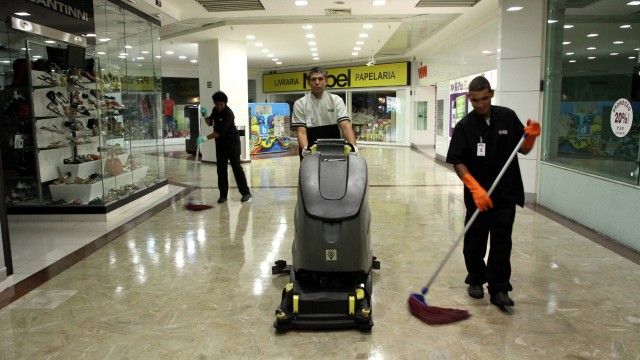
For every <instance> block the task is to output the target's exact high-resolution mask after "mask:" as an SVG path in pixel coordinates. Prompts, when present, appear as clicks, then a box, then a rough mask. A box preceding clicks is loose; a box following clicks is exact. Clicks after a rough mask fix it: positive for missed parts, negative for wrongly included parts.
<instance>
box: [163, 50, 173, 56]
mask: <svg viewBox="0 0 640 360" xmlns="http://www.w3.org/2000/svg"><path fill="white" fill-rule="evenodd" d="M165 54H167V55H173V54H174V52H173V51H171V50H169V51H165Z"/></svg>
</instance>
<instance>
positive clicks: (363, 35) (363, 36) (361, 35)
mask: <svg viewBox="0 0 640 360" xmlns="http://www.w3.org/2000/svg"><path fill="white" fill-rule="evenodd" d="M358 36H359V37H361V38H366V37H369V34H366V33H362V34H360V35H358Z"/></svg>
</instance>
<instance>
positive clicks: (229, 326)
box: [0, 146, 640, 360]
mask: <svg viewBox="0 0 640 360" xmlns="http://www.w3.org/2000/svg"><path fill="white" fill-rule="evenodd" d="M360 153H361V156H363V157H364V158H365V159H366V160H367V164H368V170H369V204H370V207H371V212H372V222H371V231H370V233H371V241H372V249H373V252H374V255H375V256H376V257H377V258H378V260H380V262H381V269H380V270H375V271H374V273H373V299H372V301H373V320H374V323H375V325H374V327H373V329H372V330H371V332H364V333H363V332H360V331H358V330H339V331H301V330H291V331H289V332H287V333H278V332H276V331H275V329H274V328H273V322H274V320H275V309H276V308H277V307H278V305H279V303H280V300H281V294H282V289H283V288H284V286H285V284H286V283H287V282H288V281H289V278H288V276H286V275H280V276H273V275H271V266H272V265H273V264H274V262H275V261H276V260H278V259H284V260H287V261H288V262H289V263H290V262H291V245H292V240H293V238H294V234H295V231H296V229H295V225H294V222H293V218H294V208H295V206H296V199H297V181H298V169H299V160H298V158H297V157H295V156H285V157H274V158H264V159H253V160H252V161H251V163H249V164H243V168H244V169H245V172H246V174H247V179H248V181H249V183H250V186H251V191H252V194H253V198H252V199H251V201H250V202H247V203H241V202H240V194H239V193H238V190H237V187H236V185H235V181H234V179H233V176H232V175H231V171H230V172H229V173H230V184H231V189H230V191H229V201H228V202H227V203H225V204H217V203H216V199H217V198H218V196H219V194H218V190H217V174H216V167H215V165H214V164H205V163H196V162H194V161H193V157H189V156H182V155H179V154H173V155H172V156H168V157H165V158H164V159H163V160H164V166H165V167H166V169H167V177H168V178H169V180H170V181H171V182H172V183H173V184H182V185H185V186H194V187H196V189H195V190H194V191H193V192H192V193H190V194H189V195H186V196H183V197H177V198H174V199H175V200H172V201H171V202H169V203H166V205H167V206H166V207H164V208H163V209H161V210H160V211H158V212H157V213H156V214H155V215H153V216H152V217H149V218H148V219H146V220H145V221H143V222H140V223H136V225H135V226H133V225H132V226H127V229H126V231H123V232H122V235H120V236H119V237H117V238H115V239H113V241H110V242H108V243H106V244H105V245H104V246H102V247H100V248H99V249H97V250H96V251H95V252H92V253H91V254H90V255H88V256H87V257H86V258H83V259H81V260H79V261H77V262H75V263H74V264H72V265H73V266H70V267H69V268H67V269H66V270H64V271H62V272H60V273H58V274H57V275H56V276H54V277H52V278H50V279H49V280H48V281H46V282H44V283H43V284H42V285H40V286H39V287H38V288H36V289H34V290H32V291H30V292H29V293H27V294H26V295H24V296H22V297H21V298H19V299H18V300H16V301H14V302H13V303H11V304H9V305H7V306H5V307H4V308H2V309H0V350H1V351H0V359H298V358H305V359H354V360H355V359H434V360H439V359H491V360H494V359H593V360H595V359H598V360H599V359H629V360H638V359H639V358H640V336H639V335H638V334H640V282H638V279H640V266H639V265H638V263H636V262H634V261H630V260H628V259H627V258H625V257H622V256H620V255H618V254H616V253H614V252H612V251H611V250H609V249H607V248H605V247H603V246H600V245H598V244H596V243H595V242H593V241H591V240H589V239H587V238H585V237H584V236H582V235H580V234H578V233H576V232H575V231H573V230H571V229H570V228H568V227H565V226H563V225H561V224H560V223H558V222H556V221H554V220H553V219H550V218H549V217H547V216H544V215H542V214H540V213H539V212H536V211H534V210H533V209H530V208H528V207H525V208H518V209H517V215H516V221H515V223H514V244H513V252H512V283H513V285H514V291H513V292H511V293H510V295H511V297H512V298H513V299H514V301H515V303H516V306H515V307H513V308H512V309H511V311H509V312H503V311H500V310H499V309H498V308H496V307H495V306H493V305H491V304H490V303H489V299H488V295H487V296H485V298H483V299H473V298H470V297H468V296H467V294H466V284H464V278H465V276H466V270H465V265H464V260H463V257H462V248H461V247H460V248H458V249H456V250H455V251H454V253H453V256H452V257H451V258H450V260H449V261H448V262H447V263H446V265H445V267H444V268H443V270H442V272H441V273H440V275H439V276H438V278H437V279H436V281H435V282H434V284H433V285H432V286H431V288H430V289H429V291H428V292H427V294H426V300H427V302H428V303H429V304H430V305H431V306H440V307H451V308H458V309H465V310H468V311H469V312H470V313H471V317H470V318H469V319H467V320H464V321H461V322H458V323H452V324H447V325H440V326H430V325H426V324H424V323H422V322H421V321H420V320H419V319H417V318H415V317H413V316H412V315H411V314H410V313H409V312H408V310H407V300H408V298H409V296H410V294H411V293H413V292H418V291H420V289H421V288H422V286H424V284H425V283H426V281H427V280H428V279H429V277H430V276H431V274H432V273H433V271H434V270H435V269H436V268H437V267H438V265H439V264H440V262H441V261H442V259H443V257H444V256H445V255H446V254H447V251H448V250H449V248H450V246H451V245H452V243H453V242H454V240H455V238H456V237H457V235H458V234H459V233H460V232H461V231H462V229H463V218H464V213H465V210H464V204H463V202H462V190H463V188H462V184H461V182H460V180H458V178H457V177H456V175H455V173H453V171H452V170H451V169H450V168H448V167H447V166H443V165H442V163H440V162H438V161H435V160H434V153H433V150H432V149H422V150H420V151H416V150H411V149H409V148H393V147H380V148H377V147H367V146H363V147H361V148H360ZM178 155H179V156H178ZM181 191H184V187H180V186H173V185H172V188H171V191H170V192H169V193H168V194H167V195H166V197H163V198H162V199H157V200H156V201H149V202H148V203H147V204H145V205H144V206H142V207H141V208H139V209H136V210H133V211H131V212H130V213H128V214H122V215H121V216H118V217H117V219H112V220H110V221H109V222H107V223H106V224H105V223H103V224H97V223H96V224H92V223H82V222H77V223H73V226H68V224H66V225H65V224H60V223H52V222H48V223H34V224H30V225H28V224H25V223H20V222H16V223H14V224H11V227H10V231H11V237H12V249H13V250H14V255H15V257H16V258H15V259H14V261H15V264H16V269H17V270H18V269H19V270H20V271H19V272H18V271H16V274H15V275H13V277H14V278H13V281H14V282H16V283H19V282H20V281H22V280H24V279H26V278H27V277H28V275H30V274H33V273H34V272H35V271H37V270H39V269H42V268H45V267H47V266H50V265H52V264H55V263H56V261H57V260H59V259H61V258H63V257H64V256H65V253H71V252H73V251H75V250H77V249H78V248H79V247H81V246H83V245H86V244H92V243H94V240H95V239H98V238H100V237H101V236H104V235H109V234H110V232H111V231H115V229H118V228H119V227H120V226H123V225H125V224H127V221H129V220H131V218H132V217H136V216H138V215H141V214H144V213H145V209H148V208H149V207H152V206H154V204H157V203H158V202H162V201H165V200H166V199H168V198H171V197H172V196H174V195H176V194H180V193H181ZM189 201H193V202H198V203H206V204H210V205H213V208H211V209H209V210H206V211H200V212H192V211H188V210H186V209H185V208H184V205H185V204H187V202H189ZM70 227H71V228H74V230H73V231H71V230H70V229H69V228H70ZM118 234H119V233H118ZM74 249H75V250H74Z"/></svg>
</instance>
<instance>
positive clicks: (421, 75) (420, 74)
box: [418, 65, 428, 79]
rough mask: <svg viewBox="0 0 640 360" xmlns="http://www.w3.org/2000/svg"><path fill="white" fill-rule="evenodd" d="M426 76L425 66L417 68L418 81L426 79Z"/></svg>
mask: <svg viewBox="0 0 640 360" xmlns="http://www.w3.org/2000/svg"><path fill="white" fill-rule="evenodd" d="M427 74H428V69H427V65H422V66H420V67H419V68H418V79H424V78H426V77H427Z"/></svg>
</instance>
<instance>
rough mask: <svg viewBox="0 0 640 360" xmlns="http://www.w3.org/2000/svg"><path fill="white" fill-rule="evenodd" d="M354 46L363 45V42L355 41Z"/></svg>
mask: <svg viewBox="0 0 640 360" xmlns="http://www.w3.org/2000/svg"><path fill="white" fill-rule="evenodd" d="M356 45H364V41H356Z"/></svg>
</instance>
